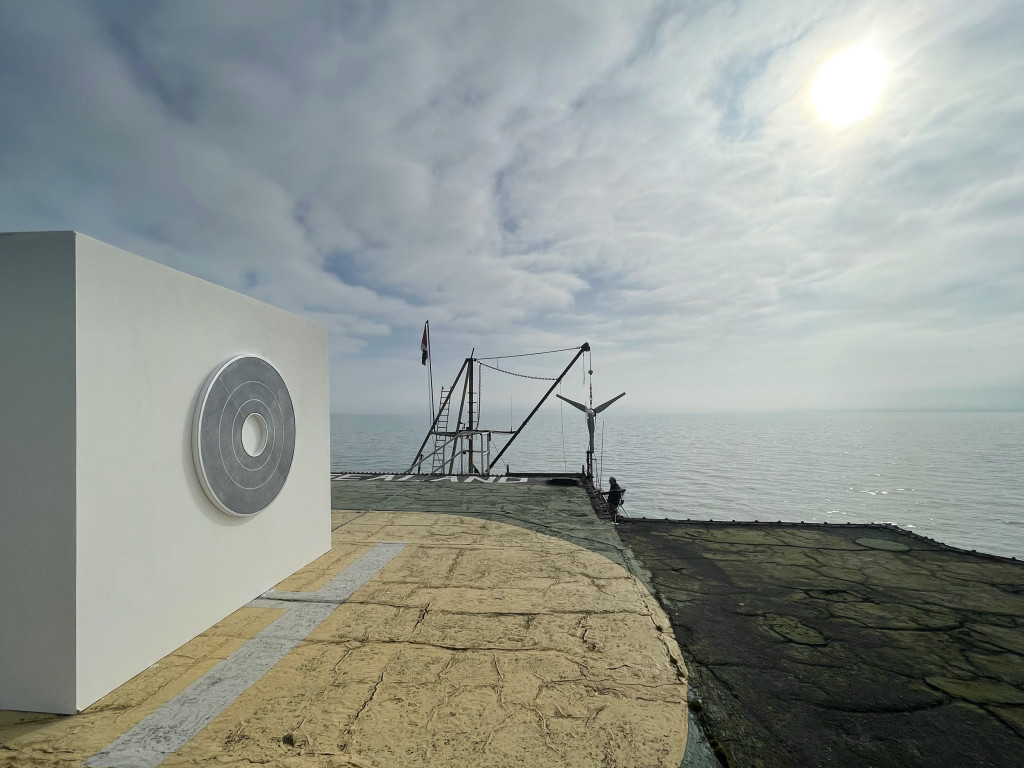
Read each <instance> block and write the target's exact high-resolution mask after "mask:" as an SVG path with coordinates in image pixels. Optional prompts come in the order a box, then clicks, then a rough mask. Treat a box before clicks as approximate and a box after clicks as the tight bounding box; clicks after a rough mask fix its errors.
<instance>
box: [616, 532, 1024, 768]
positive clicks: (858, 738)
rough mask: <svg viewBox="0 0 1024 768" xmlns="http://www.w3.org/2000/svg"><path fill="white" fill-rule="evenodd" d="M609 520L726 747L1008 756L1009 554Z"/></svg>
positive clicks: (1018, 714) (791, 757)
mask: <svg viewBox="0 0 1024 768" xmlns="http://www.w3.org/2000/svg"><path fill="white" fill-rule="evenodd" d="M618 533H619V536H620V537H621V539H622V541H624V542H625V543H626V544H627V545H628V546H629V547H630V548H631V550H632V552H633V554H634V555H635V557H636V559H637V560H638V561H640V562H641V563H643V565H644V566H645V567H646V568H648V569H649V570H650V573H651V580H652V582H653V585H654V587H655V590H656V592H657V594H658V597H659V599H660V600H661V602H662V604H663V606H664V607H665V609H666V612H667V613H668V614H669V616H670V617H671V619H672V622H673V625H674V628H675V633H676V638H677V639H678V641H679V644H680V646H681V648H682V650H683V653H684V656H685V658H686V663H687V666H688V668H689V671H690V679H691V682H692V684H693V686H694V689H695V690H696V691H697V693H698V694H699V696H700V698H701V702H700V706H701V712H700V717H701V719H702V722H703V724H704V726H705V727H706V728H707V730H708V733H709V736H710V738H711V739H712V741H713V743H714V744H715V746H716V748H717V750H718V752H719V756H720V757H721V758H723V762H725V763H726V764H727V765H730V766H744V768H746V767H749V766H778V767H779V768H794V767H795V766H800V767H801V768H803V767H805V766H808V767H809V766H858V767H860V766H901V767H909V766H922V768H923V767H924V766H928V767H929V768H934V767H935V766H957V767H958V768H961V767H963V766H993V768H995V767H997V766H998V767H1002V766H1017V765H1024V564H1022V563H1020V562H1011V561H1006V560H1000V559H997V558H986V557H981V556H976V555H972V554H970V553H965V552H960V551H956V550H952V549H949V548H946V547H943V546H941V545H937V544H935V543H933V542H929V541H927V540H922V539H920V538H917V537H913V536H910V535H908V534H905V533H902V532H899V531H896V530H892V529H887V528H881V527H877V526H822V525H806V526H805V525H781V524H780V525H743V524H738V525H733V524H723V523H694V522H667V521H636V522H631V523H625V524H623V525H620V526H619V527H618Z"/></svg>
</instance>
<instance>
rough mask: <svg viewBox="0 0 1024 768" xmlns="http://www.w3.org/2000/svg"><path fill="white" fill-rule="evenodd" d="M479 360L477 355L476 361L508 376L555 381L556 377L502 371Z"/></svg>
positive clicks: (492, 358) (491, 358)
mask: <svg viewBox="0 0 1024 768" xmlns="http://www.w3.org/2000/svg"><path fill="white" fill-rule="evenodd" d="M559 351H560V352H564V351H565V350H559ZM533 354H538V355H542V354H544V353H543V352H535V353H533ZM483 359H484V360H497V359H498V358H496V357H485V358H483ZM480 360H481V359H480V358H479V357H478V358H477V359H476V361H477V363H479V364H480V365H481V366H483V367H484V368H490V369H491V370H492V371H497V372H498V373H506V374H508V375H509V376H518V377H519V378H521V379H537V381H555V380H556V378H557V377H550V376H527V375H526V374H525V373H513V372H512V371H503V370H502V369H501V368H495V367H494V366H493V365H488V364H487V363H483V362H480Z"/></svg>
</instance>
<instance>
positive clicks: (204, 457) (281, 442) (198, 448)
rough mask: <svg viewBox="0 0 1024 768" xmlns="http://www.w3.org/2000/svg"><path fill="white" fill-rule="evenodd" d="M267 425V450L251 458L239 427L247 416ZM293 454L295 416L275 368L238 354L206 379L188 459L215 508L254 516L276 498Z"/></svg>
mask: <svg viewBox="0 0 1024 768" xmlns="http://www.w3.org/2000/svg"><path fill="white" fill-rule="evenodd" d="M254 413H255V414H259V417H260V418H261V419H262V420H263V423H264V424H265V425H266V445H265V446H264V448H263V450H261V451H260V452H259V453H258V454H257V455H255V456H253V455H250V454H249V452H248V451H246V450H245V447H244V446H243V444H242V427H243V425H244V424H245V420H246V419H247V418H249V416H251V415H252V414H254ZM294 453H295V411H294V409H293V408H292V398H291V395H290V394H289V393H288V386H287V385H286V384H285V383H284V379H283V378H281V374H280V373H278V372H277V369H276V368H275V367H274V366H273V365H271V364H270V363H268V362H267V361H266V360H264V359H263V358H262V357H257V356H255V355H239V356H238V357H233V358H231V359H230V360H228V361H227V362H225V363H223V364H221V365H219V366H217V368H215V369H214V371H213V373H211V374H210V375H209V377H207V379H206V382H205V383H204V384H203V388H202V390H201V391H200V393H199V400H198V401H197V402H196V410H195V414H194V416H193V420H192V459H193V461H194V462H195V465H196V474H197V475H199V483H200V485H202V486H203V490H204V491H206V495H207V496H209V497H210V501H212V502H213V503H214V504H215V505H216V506H217V508H218V509H221V510H223V511H224V512H227V513H228V514H230V515H240V516H245V515H255V514H256V513H257V512H259V511H260V510H262V509H265V508H266V507H267V506H268V505H269V504H270V502H272V501H273V500H274V499H276V498H277V495H278V494H279V493H280V492H281V488H283V487H284V483H285V480H287V479H288V472H289V470H291V466H292V456H293V455H294Z"/></svg>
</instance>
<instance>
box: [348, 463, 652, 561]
mask: <svg viewBox="0 0 1024 768" xmlns="http://www.w3.org/2000/svg"><path fill="white" fill-rule="evenodd" d="M385 477H391V476H390V475H386V476H385ZM456 479H457V480H458V481H459V482H452V481H451V480H450V479H442V480H437V481H434V482H431V481H427V482H395V481H390V482H388V481H383V480H376V479H373V478H372V477H369V478H368V479H350V480H340V481H335V482H333V483H331V506H332V507H334V508H335V509H351V510H359V511H365V510H371V509H389V510H396V511H399V510H410V511H413V510H415V511H422V512H441V513H444V514H455V515H463V516H466V517H477V518H483V519H486V520H497V521H500V522H504V523H508V524H510V525H515V526H518V527H520V528H525V529H526V530H528V531H535V532H537V533H543V534H545V535H547V536H554V537H556V538H559V539H562V540H563V541H568V542H571V543H573V544H578V545H579V546H581V547H585V548H586V549H589V550H590V551H591V552H597V553H598V554H601V555H604V556H605V557H607V558H608V559H609V560H611V561H612V562H614V563H618V564H619V565H621V566H623V567H624V568H626V570H628V571H630V572H631V573H634V575H635V574H637V573H641V572H642V569H637V568H635V563H633V562H632V556H631V555H630V552H629V550H628V549H627V548H626V547H625V546H623V544H622V542H621V541H620V539H619V537H618V536H616V535H615V528H614V527H613V526H612V525H611V524H610V523H609V522H607V521H604V520H601V519H599V518H598V517H597V515H595V514H594V512H593V510H592V509H591V507H590V501H589V500H588V498H587V494H586V492H585V491H584V489H583V487H582V485H581V484H580V483H579V482H578V481H577V480H574V479H572V478H569V477H564V478H563V477H538V476H531V477H528V478H527V482H508V483H505V482H501V480H502V478H492V482H490V483H482V482H468V483H467V482H466V478H465V477H461V478H456ZM512 479H515V478H512Z"/></svg>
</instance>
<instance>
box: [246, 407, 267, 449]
mask: <svg viewBox="0 0 1024 768" xmlns="http://www.w3.org/2000/svg"><path fill="white" fill-rule="evenodd" d="M266 447H267V422H266V421H264V419H263V417H262V416H260V415H259V414H258V413H250V414H249V415H248V416H246V417H245V421H243V422H242V448H243V449H244V450H245V452H246V453H248V454H249V455H250V456H259V455H260V454H261V453H263V449H264V448H266Z"/></svg>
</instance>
